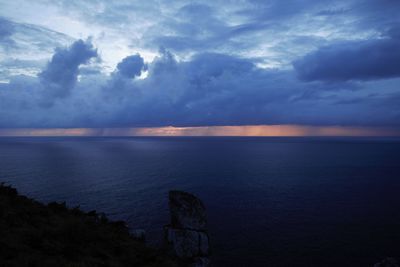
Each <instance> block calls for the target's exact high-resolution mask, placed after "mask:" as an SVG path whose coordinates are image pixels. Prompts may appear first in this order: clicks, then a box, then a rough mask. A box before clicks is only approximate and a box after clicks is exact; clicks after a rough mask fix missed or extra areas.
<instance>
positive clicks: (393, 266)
mask: <svg viewBox="0 0 400 267" xmlns="http://www.w3.org/2000/svg"><path fill="white" fill-rule="evenodd" d="M374 267H400V265H399V262H398V261H397V260H396V259H395V258H390V257H389V258H386V259H384V260H383V261H381V262H378V263H376V264H375V265H374Z"/></svg>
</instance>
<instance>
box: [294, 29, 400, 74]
mask: <svg viewBox="0 0 400 267" xmlns="http://www.w3.org/2000/svg"><path fill="white" fill-rule="evenodd" d="M393 34H394V33H393ZM399 47H400V38H399V39H398V38H385V39H372V40H366V41H353V42H345V43H340V44H334V45H330V46H326V47H321V48H319V49H318V50H316V51H313V52H311V53H310V54H307V55H305V56H304V57H302V58H301V59H299V60H297V61H295V62H294V63H293V66H294V68H295V69H296V71H297V73H298V76H299V78H300V79H302V80H305V81H315V80H319V81H347V80H373V79H385V78H393V77H400V49H399Z"/></svg>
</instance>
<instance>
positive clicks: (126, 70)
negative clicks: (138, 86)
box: [117, 54, 147, 78]
mask: <svg viewBox="0 0 400 267" xmlns="http://www.w3.org/2000/svg"><path fill="white" fill-rule="evenodd" d="M145 70H147V65H146V64H145V63H144V59H143V58H142V57H141V56H140V55H139V54H136V55H133V56H128V57H126V58H124V59H123V60H122V61H121V62H120V63H118V65H117V73H118V74H119V75H121V76H123V77H125V78H134V77H136V76H140V75H141V74H142V72H143V71H145Z"/></svg>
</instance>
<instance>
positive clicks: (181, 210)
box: [165, 191, 210, 267]
mask: <svg viewBox="0 0 400 267" xmlns="http://www.w3.org/2000/svg"><path fill="white" fill-rule="evenodd" d="M169 208H170V213H171V224H170V225H167V226H165V240H166V243H167V244H168V247H169V248H170V250H171V251H172V252H173V253H174V254H175V255H176V256H178V257H179V258H181V259H183V260H185V261H189V262H191V265H190V266H193V267H204V266H209V263H210V261H209V259H208V256H209V250H210V247H209V237H208V233H207V217H206V210H205V207H204V205H203V203H202V202H201V200H200V199H198V198H197V197H195V196H193V195H192V194H189V193H186V192H182V191H170V192H169Z"/></svg>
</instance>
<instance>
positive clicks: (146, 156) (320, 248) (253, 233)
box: [0, 138, 400, 267]
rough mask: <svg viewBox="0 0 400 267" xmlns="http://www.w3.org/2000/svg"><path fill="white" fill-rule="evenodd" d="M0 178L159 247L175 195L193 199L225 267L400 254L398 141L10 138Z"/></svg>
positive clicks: (1, 156)
mask: <svg viewBox="0 0 400 267" xmlns="http://www.w3.org/2000/svg"><path fill="white" fill-rule="evenodd" d="M0 181H6V182H8V183H10V184H12V185H13V186H15V187H17V188H18V190H19V191H20V192H21V193H24V194H27V195H28V196H30V197H33V198H35V199H38V200H41V201H45V202H49V201H55V200H56V201H66V202H67V204H68V205H69V206H76V205H80V206H81V208H83V209H84V210H92V209H96V210H98V211H104V212H106V213H107V214H108V215H109V216H110V217H112V218H114V219H123V220H127V221H128V222H129V225H130V226H131V227H133V228H144V229H146V231H147V233H148V239H149V240H150V242H151V243H153V244H157V243H158V242H159V241H160V238H161V237H162V226H163V225H164V224H166V223H167V222H168V220H169V218H168V203H167V193H168V190H170V189H181V190H186V191H189V192H192V193H195V194H196V195H197V196H199V197H200V198H201V199H202V200H203V202H204V203H205V205H206V207H207V210H208V217H209V218H208V219H209V228H210V236H211V242H212V249H213V259H212V260H213V262H214V264H215V265H216V266H352V267H354V266H372V265H373V264H374V263H375V262H376V261H378V260H380V259H381V258H383V257H386V256H400V140H399V139H376V138H362V139H354V138H353V139H351V138H0Z"/></svg>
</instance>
